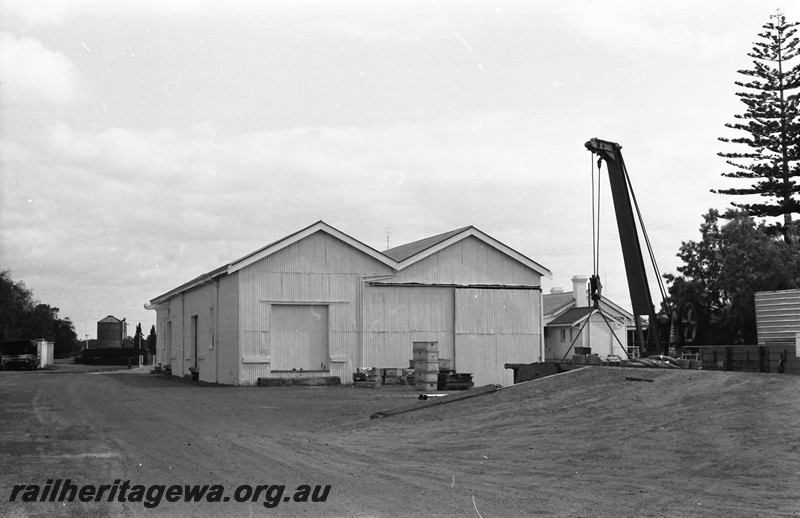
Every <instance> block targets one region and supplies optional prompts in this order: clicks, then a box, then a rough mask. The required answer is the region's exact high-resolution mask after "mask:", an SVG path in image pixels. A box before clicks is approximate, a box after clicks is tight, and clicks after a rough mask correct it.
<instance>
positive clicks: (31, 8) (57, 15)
mask: <svg viewBox="0 0 800 518" xmlns="http://www.w3.org/2000/svg"><path fill="white" fill-rule="evenodd" d="M72 4H73V2H71V1H70V0H3V11H4V13H3V14H4V16H5V17H9V16H16V17H18V18H20V19H22V20H23V21H24V22H26V23H28V24H31V25H40V24H42V25H46V24H53V23H58V22H60V21H62V20H63V19H64V17H65V16H66V14H67V12H68V11H69V10H70V7H71V5H72Z"/></svg>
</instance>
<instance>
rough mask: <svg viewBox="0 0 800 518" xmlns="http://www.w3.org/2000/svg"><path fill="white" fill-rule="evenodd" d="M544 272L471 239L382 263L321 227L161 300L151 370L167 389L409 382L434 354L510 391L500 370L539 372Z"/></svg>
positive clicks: (467, 235) (425, 245)
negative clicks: (521, 366)
mask: <svg viewBox="0 0 800 518" xmlns="http://www.w3.org/2000/svg"><path fill="white" fill-rule="evenodd" d="M543 275H546V276H550V272H549V271H548V270H547V269H546V268H544V267H543V266H541V265H540V264H538V263H536V262H535V261H533V260H531V259H529V258H528V257H526V256H524V255H523V254H520V253H519V252H517V251H515V250H513V249H512V248H510V247H508V246H506V245H504V244H503V243H500V242H499V241H497V240H495V239H494V238H492V237H490V236H488V235H486V234H484V233H483V232H481V231H480V230H478V229H476V228H474V227H464V228H461V229H457V230H454V231H451V232H446V233H443V234H439V235H437V236H433V237H430V238H426V239H422V240H419V241H415V242H413V243H409V244H407V245H403V246H399V247H396V248H393V249H391V250H387V251H386V252H383V253H382V252H379V251H377V250H375V249H373V248H371V247H369V246H367V245H365V244H364V243H361V242H360V241H358V240H356V239H353V238H352V237H350V236H348V235H346V234H344V233H343V232H341V231H339V230H337V229H335V228H333V227H331V226H330V225H328V224H326V223H324V222H322V221H320V222H317V223H315V224H313V225H311V226H309V227H306V228H304V229H302V230H300V231H298V232H295V233H293V234H290V235H289V236H286V237H284V238H282V239H279V240H277V241H275V242H273V243H270V244H269V245H267V246H265V247H263V248H261V249H259V250H256V251H255V252H253V253H251V254H248V255H246V256H245V257H242V258H240V259H237V260H236V261H233V262H231V263H230V264H228V265H225V266H222V267H219V268H217V269H215V270H213V271H211V272H209V273H207V274H204V275H201V276H199V277H196V278H195V279H192V280H191V281H189V282H187V283H185V284H183V285H181V286H179V287H178V288H175V289H173V290H170V291H168V292H167V293H165V294H163V295H160V296H158V297H156V298H154V299H153V300H151V301H150V303H149V304H147V305H146V306H147V307H148V308H150V309H154V310H156V312H157V324H156V325H157V328H158V332H157V335H158V339H159V344H158V348H157V360H156V361H157V362H158V363H161V364H163V365H170V366H171V369H172V373H173V374H175V375H185V374H187V373H190V372H193V373H195V374H196V376H197V377H198V379H200V380H201V381H210V382H218V383H227V384H234V385H253V384H256V383H257V381H258V379H259V378H281V377H296V376H298V375H300V373H302V375H303V376H338V377H340V378H341V380H342V382H345V383H346V382H349V381H350V380H351V379H352V374H353V373H355V372H356V370H357V369H358V368H360V367H366V368H371V367H376V368H404V367H408V365H409V360H410V359H411V358H412V346H413V345H412V344H413V342H415V341H436V342H437V343H438V347H439V356H440V357H441V358H446V359H449V360H451V362H452V363H451V365H452V368H454V369H456V370H458V371H459V372H471V373H473V376H474V378H473V379H474V381H475V384H476V385H483V384H490V383H491V384H502V385H510V384H512V383H513V379H511V377H512V376H513V373H511V372H510V371H507V370H506V369H505V368H504V364H505V363H530V362H535V361H540V360H542V359H543V356H542V355H543V349H542V313H541V311H542V309H541V308H542V294H541V289H540V286H541V282H540V281H541V277H542V276H543Z"/></svg>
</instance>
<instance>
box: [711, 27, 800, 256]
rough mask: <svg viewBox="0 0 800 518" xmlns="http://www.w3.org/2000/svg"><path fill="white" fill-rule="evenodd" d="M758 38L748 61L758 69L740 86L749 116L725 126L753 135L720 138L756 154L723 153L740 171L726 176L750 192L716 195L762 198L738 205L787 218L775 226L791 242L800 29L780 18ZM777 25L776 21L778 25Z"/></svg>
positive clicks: (797, 166)
mask: <svg viewBox="0 0 800 518" xmlns="http://www.w3.org/2000/svg"><path fill="white" fill-rule="evenodd" d="M770 19H771V21H770V22H769V23H767V24H766V25H764V26H763V28H764V29H765V31H764V32H761V33H759V34H758V36H759V38H761V40H760V41H756V42H754V43H753V45H754V46H753V50H752V51H751V52H749V53H748V54H747V55H748V56H749V57H751V58H753V68H751V69H746V70H739V73H740V74H743V75H745V76H747V77H748V78H750V79H749V80H748V81H736V82H735V84H736V85H737V86H740V87H742V88H746V89H747V90H746V91H742V92H737V93H736V95H737V97H739V98H740V99H741V100H742V102H743V103H744V104H745V105H746V106H747V109H746V110H745V113H744V114H742V115H735V118H736V119H738V121H740V122H735V123H729V124H726V125H725V126H726V127H728V128H731V129H735V130H741V131H744V132H746V133H748V134H749V135H748V136H744V137H739V138H725V137H720V139H719V140H721V141H722V142H726V143H733V144H744V145H746V146H749V147H750V148H751V150H750V151H748V152H744V153H736V152H720V153H718V155H719V156H721V157H723V158H725V159H726V162H727V163H728V164H729V165H731V166H733V167H734V168H735V170H734V171H732V172H728V173H722V176H725V177H728V178H738V179H745V180H750V181H752V185H751V186H750V187H747V188H730V189H719V190H712V192H715V193H719V194H728V195H734V196H739V195H760V196H762V197H764V198H766V201H764V202H762V203H751V204H746V203H732V205H733V206H735V207H737V208H740V209H743V210H745V211H746V212H747V213H748V214H749V215H750V216H753V217H757V218H762V217H783V225H781V224H780V223H775V224H773V225H770V228H771V229H772V230H777V231H778V232H780V233H782V234H783V237H784V240H785V241H786V242H789V241H790V240H791V235H792V214H793V213H798V214H800V200H798V193H800V184H798V182H797V180H796V179H797V178H798V177H800V162H799V161H800V108H799V107H798V106H799V103H800V64H795V65H793V66H790V63H789V62H790V61H791V60H792V59H794V58H796V57H797V56H798V55H800V49H799V48H798V38H796V37H795V33H796V31H797V29H796V28H795V27H797V26H798V25H800V23H798V22H794V23H787V22H786V18H785V16H784V15H783V14H781V13H780V12H778V13H777V14H775V15H773V16H771V17H770ZM773 20H774V21H773Z"/></svg>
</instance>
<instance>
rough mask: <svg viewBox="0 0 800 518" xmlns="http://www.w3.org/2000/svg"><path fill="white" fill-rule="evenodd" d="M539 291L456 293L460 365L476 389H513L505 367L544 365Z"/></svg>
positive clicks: (467, 290) (465, 290) (457, 360)
mask: <svg viewBox="0 0 800 518" xmlns="http://www.w3.org/2000/svg"><path fill="white" fill-rule="evenodd" d="M540 307H541V292H540V291H539V290H499V289H498V290H495V289H474V288H460V289H457V290H456V291H455V365H454V367H455V368H456V370H458V371H459V372H471V373H472V375H473V382H474V383H475V384H476V385H486V384H498V385H510V384H513V382H514V376H513V372H512V371H511V370H508V369H505V367H504V365H505V364H506V363H533V362H536V361H540V360H541V358H539V355H540V343H541V338H542V337H541V329H542V327H541V326H542V322H541V318H540V314H541V310H540Z"/></svg>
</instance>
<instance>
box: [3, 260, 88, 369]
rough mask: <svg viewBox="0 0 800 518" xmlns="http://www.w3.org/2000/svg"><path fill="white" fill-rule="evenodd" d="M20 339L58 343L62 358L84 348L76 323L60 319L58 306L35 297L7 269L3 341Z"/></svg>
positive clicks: (4, 283)
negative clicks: (42, 301)
mask: <svg viewBox="0 0 800 518" xmlns="http://www.w3.org/2000/svg"><path fill="white" fill-rule="evenodd" d="M19 338H44V339H45V340H47V341H48V342H55V351H54V355H55V356H56V357H58V358H60V357H65V356H67V355H69V354H70V352H72V351H74V350H75V349H77V350H80V344H79V343H78V337H77V335H76V334H75V328H74V326H73V325H72V322H71V321H70V320H69V319H68V318H67V319H60V318H58V308H54V307H51V306H49V305H47V304H42V303H41V302H38V301H36V300H34V298H33V293H32V292H31V291H30V290H29V289H28V288H27V287H25V283H23V282H14V281H13V280H12V279H11V274H10V272H8V271H7V270H6V271H3V272H0V340H14V339H19Z"/></svg>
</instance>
